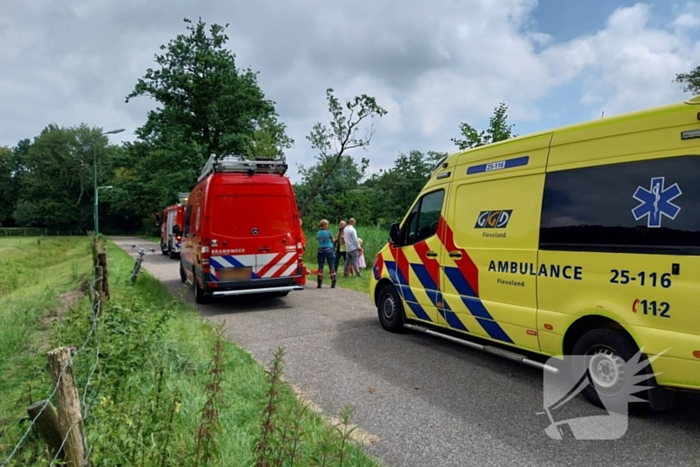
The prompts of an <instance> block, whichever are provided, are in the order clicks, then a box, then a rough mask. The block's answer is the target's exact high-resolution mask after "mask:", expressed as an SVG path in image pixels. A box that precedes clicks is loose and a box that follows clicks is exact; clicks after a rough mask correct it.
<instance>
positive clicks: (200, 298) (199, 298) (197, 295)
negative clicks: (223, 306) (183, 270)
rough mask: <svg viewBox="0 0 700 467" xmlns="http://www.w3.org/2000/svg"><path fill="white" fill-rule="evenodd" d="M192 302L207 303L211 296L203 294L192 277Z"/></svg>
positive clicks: (195, 279) (195, 278)
mask: <svg viewBox="0 0 700 467" xmlns="http://www.w3.org/2000/svg"><path fill="white" fill-rule="evenodd" d="M194 301H195V302H197V303H209V302H210V301H211V295H209V294H207V293H205V292H204V290H203V289H202V288H201V287H200V286H199V283H198V282H197V276H196V275H195V277H194Z"/></svg>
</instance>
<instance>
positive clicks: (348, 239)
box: [343, 219, 362, 277]
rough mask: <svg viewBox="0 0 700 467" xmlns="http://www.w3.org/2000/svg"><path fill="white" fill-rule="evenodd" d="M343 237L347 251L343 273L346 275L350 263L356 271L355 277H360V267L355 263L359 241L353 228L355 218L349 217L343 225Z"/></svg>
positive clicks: (357, 256)
mask: <svg viewBox="0 0 700 467" xmlns="http://www.w3.org/2000/svg"><path fill="white" fill-rule="evenodd" d="M344 237H345V251H346V252H347V253H346V254H347V257H346V259H345V269H344V271H343V272H344V275H345V276H347V275H348V272H349V271H348V269H349V267H350V265H351V264H352V267H353V269H354V270H355V271H357V277H362V274H360V269H359V267H358V264H357V260H358V258H359V257H360V242H359V241H358V239H357V231H356V230H355V219H350V220H349V221H348V225H346V226H345V231H344Z"/></svg>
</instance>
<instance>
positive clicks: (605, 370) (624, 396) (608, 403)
mask: <svg viewBox="0 0 700 467" xmlns="http://www.w3.org/2000/svg"><path fill="white" fill-rule="evenodd" d="M637 352H639V348H638V347H637V344H635V342H634V340H632V338H631V337H630V336H629V334H627V333H626V332H625V331H622V330H620V329H610V328H599V329H592V330H590V331H588V332H586V333H585V334H584V335H583V336H581V337H580V338H579V339H578V341H576V343H575V344H574V348H573V352H572V353H573V355H586V356H591V357H593V356H597V358H596V359H595V360H594V359H593V358H591V360H588V364H586V363H585V362H582V361H581V360H580V359H577V360H574V361H573V362H572V363H573V364H575V365H579V366H582V365H588V371H589V374H590V380H589V383H588V385H587V386H586V388H585V389H584V390H583V391H582V393H583V395H584V397H585V398H586V399H588V401H589V402H590V403H592V404H593V405H595V406H597V407H600V408H602V409H607V410H609V411H611V412H616V413H626V414H641V413H644V412H646V411H647V409H648V408H649V403H648V402H646V401H644V402H639V401H635V402H632V401H629V399H630V396H634V397H636V398H638V399H645V398H646V394H645V392H644V391H643V390H642V391H634V392H632V389H631V388H632V385H633V384H634V383H633V382H632V377H633V376H634V375H633V374H629V373H625V370H627V368H625V367H624V364H623V363H622V362H621V361H620V360H619V359H620V358H621V359H622V360H624V361H625V362H631V361H633V359H635V360H636V359H637V358H638V357H635V355H636V354H637ZM616 360H617V362H616ZM628 366H629V365H628ZM582 370H583V371H585V369H584V368H578V369H576V368H574V371H573V374H574V375H580V374H582V373H581V371H582ZM611 370H612V371H611ZM642 371H646V372H647V373H649V372H650V371H649V367H648V366H646V367H645V368H644V370H642ZM652 381H653V380H652ZM594 383H595V386H594ZM638 384H639V385H640V386H648V385H649V382H648V381H644V382H640V383H638ZM596 388H597V390H596ZM630 392H632V394H630Z"/></svg>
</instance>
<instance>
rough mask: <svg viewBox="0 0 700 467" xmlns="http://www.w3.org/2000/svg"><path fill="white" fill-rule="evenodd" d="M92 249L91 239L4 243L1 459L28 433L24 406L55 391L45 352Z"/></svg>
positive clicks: (0, 264) (0, 262)
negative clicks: (57, 316)
mask: <svg viewBox="0 0 700 467" xmlns="http://www.w3.org/2000/svg"><path fill="white" fill-rule="evenodd" d="M89 248H90V244H89V241H88V240H87V238H86V237H83V238H73V239H57V238H51V239H46V238H40V237H37V238H27V237H24V238H16V237H15V238H2V239H0V271H2V274H0V356H2V358H0V460H2V459H3V454H5V453H6V449H8V448H9V447H10V446H11V445H12V444H14V442H16V441H17V438H18V437H19V434H20V432H22V431H23V429H24V428H25V425H24V424H22V423H21V422H20V420H21V419H22V417H24V416H25V414H26V413H25V407H26V406H27V405H29V404H30V403H31V402H33V401H36V400H37V398H39V396H41V395H42V394H44V393H45V391H46V390H47V389H48V388H49V387H50V386H49V385H50V379H49V377H48V374H47V373H46V371H45V366H46V360H45V357H43V356H40V355H39V353H40V349H42V348H43V349H48V348H49V347H48V345H49V341H50V331H51V329H52V323H51V318H52V317H53V316H55V313H56V310H57V309H59V308H60V307H63V308H66V307H68V305H69V304H67V303H62V302H61V300H60V299H59V297H60V296H61V294H62V293H64V292H67V291H69V290H71V289H74V288H76V287H78V286H79V284H80V281H81V279H83V278H84V276H82V275H81V274H78V273H77V271H80V272H83V273H84V272H86V271H89V268H90V265H91V258H90V255H89ZM71 265H73V269H71ZM81 276H82V277H81Z"/></svg>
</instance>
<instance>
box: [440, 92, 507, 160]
mask: <svg viewBox="0 0 700 467" xmlns="http://www.w3.org/2000/svg"><path fill="white" fill-rule="evenodd" d="M507 120H508V106H507V105H506V103H505V102H501V103H500V104H498V106H496V108H495V109H494V111H493V117H491V118H490V119H489V127H488V129H486V130H484V131H481V132H478V131H476V129H474V127H472V126H471V125H469V124H468V123H460V125H459V131H460V133H461V134H462V136H463V137H464V139H459V138H452V142H453V143H455V144H456V145H457V147H458V148H459V150H460V151H464V150H465V149H471V148H476V147H479V146H484V145H486V144H491V143H495V142H497V141H504V140H507V139H510V138H514V137H516V136H517V135H515V134H513V127H514V126H515V125H508V123H507Z"/></svg>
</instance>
